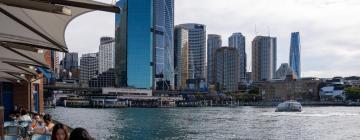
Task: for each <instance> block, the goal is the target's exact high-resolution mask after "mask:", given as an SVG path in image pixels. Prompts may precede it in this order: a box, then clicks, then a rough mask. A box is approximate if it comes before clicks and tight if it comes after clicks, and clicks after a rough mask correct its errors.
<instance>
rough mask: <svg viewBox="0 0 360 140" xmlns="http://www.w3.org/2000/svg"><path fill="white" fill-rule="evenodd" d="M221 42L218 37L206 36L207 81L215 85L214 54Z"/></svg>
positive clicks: (214, 35) (213, 35)
mask: <svg viewBox="0 0 360 140" xmlns="http://www.w3.org/2000/svg"><path fill="white" fill-rule="evenodd" d="M221 45H222V40H221V36H220V35H216V34H208V38H207V81H208V83H209V84H215V64H214V61H215V52H216V49H218V48H220V47H221Z"/></svg>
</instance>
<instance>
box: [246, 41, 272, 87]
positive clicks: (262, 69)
mask: <svg viewBox="0 0 360 140" xmlns="http://www.w3.org/2000/svg"><path fill="white" fill-rule="evenodd" d="M276 46H277V44H276V38H274V37H269V36H257V37H255V39H254V40H253V41H252V73H251V74H252V76H251V77H252V79H253V80H254V81H267V80H271V79H273V78H275V72H276V59H277V58H276Z"/></svg>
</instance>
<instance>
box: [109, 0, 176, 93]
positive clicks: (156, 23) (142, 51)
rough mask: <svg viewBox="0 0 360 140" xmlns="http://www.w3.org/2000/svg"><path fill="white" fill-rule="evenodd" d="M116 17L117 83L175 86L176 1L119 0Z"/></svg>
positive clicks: (149, 87)
mask: <svg viewBox="0 0 360 140" xmlns="http://www.w3.org/2000/svg"><path fill="white" fill-rule="evenodd" d="M116 5H117V6H119V7H121V8H122V9H123V10H122V13H121V14H117V15H116V16H115V24H116V25H115V27H116V33H115V34H116V35H115V54H116V55H115V72H116V84H117V86H129V87H135V88H145V89H156V90H166V89H171V88H174V47H173V45H174V44H173V40H174V38H173V34H174V1H173V0H137V1H133V0H120V1H118V2H117V3H116Z"/></svg>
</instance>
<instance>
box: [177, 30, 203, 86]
mask: <svg viewBox="0 0 360 140" xmlns="http://www.w3.org/2000/svg"><path fill="white" fill-rule="evenodd" d="M180 26H182V27H185V28H186V29H188V30H189V35H188V37H189V62H188V63H189V72H190V73H189V75H190V77H191V79H195V80H196V79H206V72H207V71H206V26H205V25H203V24H196V23H187V24H181V25H180ZM197 81H200V80H197Z"/></svg>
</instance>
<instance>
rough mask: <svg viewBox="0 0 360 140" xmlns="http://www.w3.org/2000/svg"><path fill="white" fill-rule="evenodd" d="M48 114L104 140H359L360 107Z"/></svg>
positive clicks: (67, 111)
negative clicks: (298, 109)
mask: <svg viewBox="0 0 360 140" xmlns="http://www.w3.org/2000/svg"><path fill="white" fill-rule="evenodd" d="M274 110H275V109H274V108H271V107H232V108H230V107H203V108H201V107H199V108H125V109H87V108H63V107H57V108H55V109H47V110H46V111H47V112H48V113H50V114H52V115H53V118H54V119H56V120H58V121H60V122H64V123H66V124H68V125H69V126H71V127H73V128H75V127H83V128H86V129H87V130H89V132H90V133H91V135H92V136H93V137H95V138H96V139H98V140H102V139H119V140H122V139H130V140H144V139H199V140H202V139H256V140H257V139H281V140H286V139H301V140H303V139H309V140H312V139H316V140H332V139H334V140H335V139H336V140H338V139H344V140H349V139H360V133H359V132H360V123H359V122H360V108H359V107H304V108H303V112H291V113H288V112H274Z"/></svg>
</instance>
